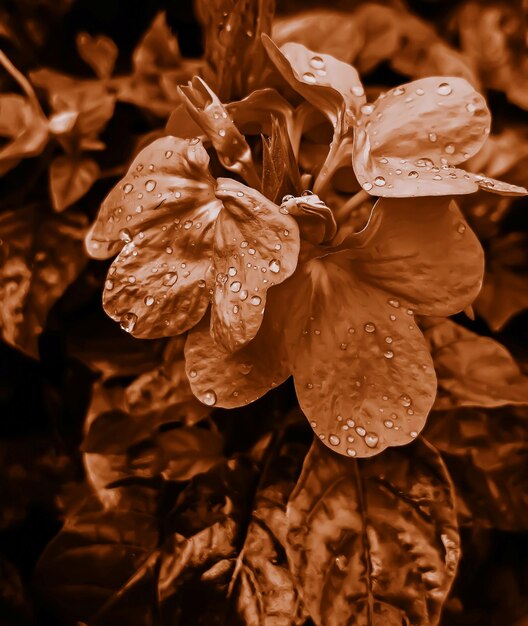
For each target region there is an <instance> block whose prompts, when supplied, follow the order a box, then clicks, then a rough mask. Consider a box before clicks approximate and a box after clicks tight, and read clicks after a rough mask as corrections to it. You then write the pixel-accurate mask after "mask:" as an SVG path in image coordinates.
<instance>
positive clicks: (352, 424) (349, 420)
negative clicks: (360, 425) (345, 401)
mask: <svg viewBox="0 0 528 626" xmlns="http://www.w3.org/2000/svg"><path fill="white" fill-rule="evenodd" d="M347 424H348V426H350V428H354V426H355V425H356V422H354V420H353V419H348V420H347Z"/></svg>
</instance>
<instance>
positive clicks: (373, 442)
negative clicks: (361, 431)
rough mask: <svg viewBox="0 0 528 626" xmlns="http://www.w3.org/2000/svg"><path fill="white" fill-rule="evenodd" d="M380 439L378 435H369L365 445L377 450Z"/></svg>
mask: <svg viewBox="0 0 528 626" xmlns="http://www.w3.org/2000/svg"><path fill="white" fill-rule="evenodd" d="M378 442H379V437H378V435H376V433H368V434H367V435H366V437H365V443H366V444H367V446H368V447H369V448H375V447H376V446H377V445H378Z"/></svg>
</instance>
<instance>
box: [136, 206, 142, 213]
mask: <svg viewBox="0 0 528 626" xmlns="http://www.w3.org/2000/svg"><path fill="white" fill-rule="evenodd" d="M142 211H143V207H142V206H141V204H139V205H138V206H137V207H136V213H141V212H142Z"/></svg>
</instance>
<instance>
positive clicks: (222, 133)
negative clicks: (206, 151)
mask: <svg viewBox="0 0 528 626" xmlns="http://www.w3.org/2000/svg"><path fill="white" fill-rule="evenodd" d="M218 134H219V135H220V137H225V135H226V132H225V129H223V128H221V129H220V130H219V131H218Z"/></svg>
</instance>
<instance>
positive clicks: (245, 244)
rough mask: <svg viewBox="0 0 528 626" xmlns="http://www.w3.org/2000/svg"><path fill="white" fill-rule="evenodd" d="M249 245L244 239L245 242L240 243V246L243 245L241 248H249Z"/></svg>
mask: <svg viewBox="0 0 528 626" xmlns="http://www.w3.org/2000/svg"><path fill="white" fill-rule="evenodd" d="M248 245H249V244H248V242H247V241H243V242H242V243H241V244H240V247H241V248H247V247H248Z"/></svg>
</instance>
